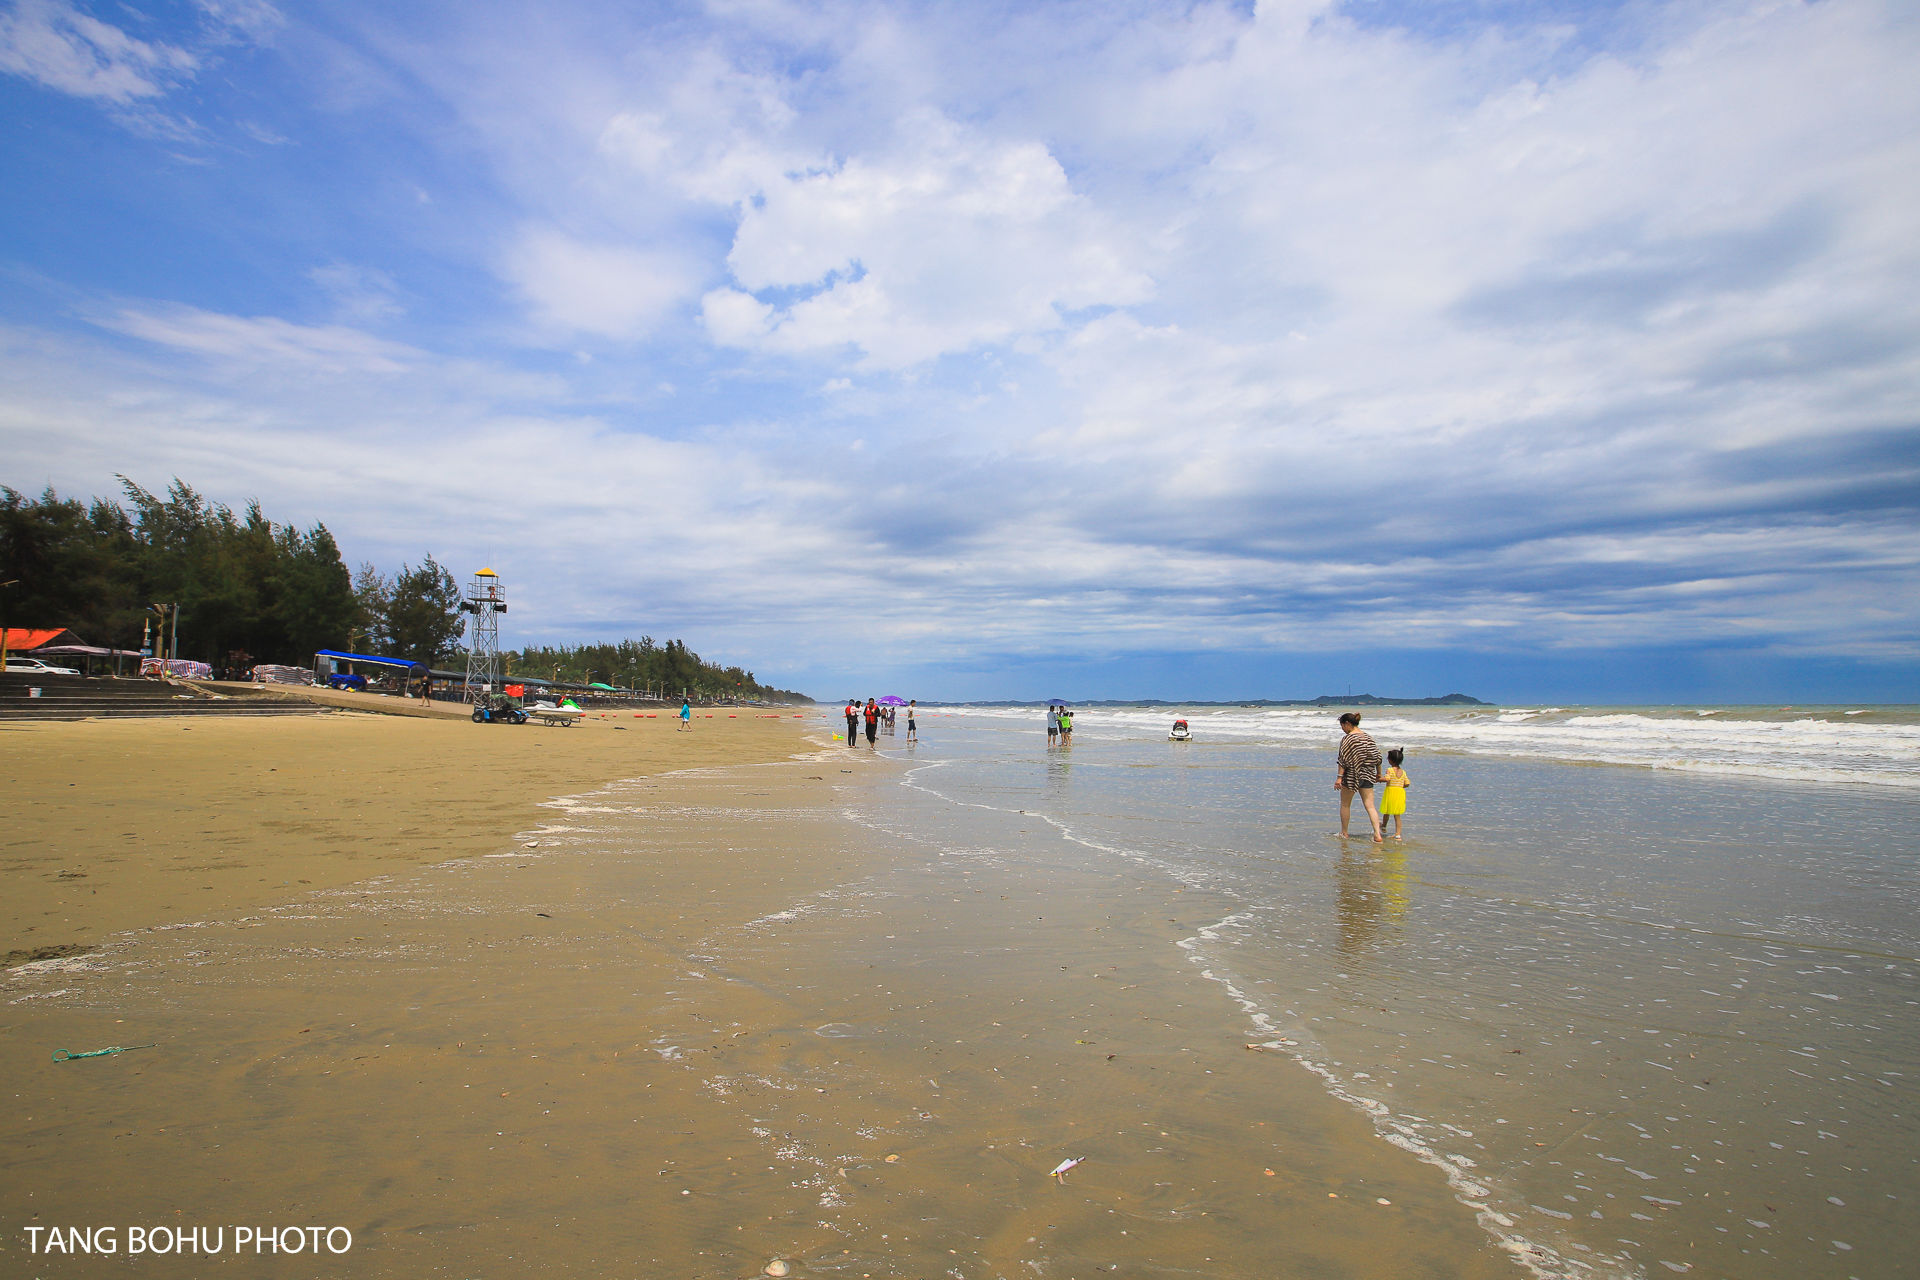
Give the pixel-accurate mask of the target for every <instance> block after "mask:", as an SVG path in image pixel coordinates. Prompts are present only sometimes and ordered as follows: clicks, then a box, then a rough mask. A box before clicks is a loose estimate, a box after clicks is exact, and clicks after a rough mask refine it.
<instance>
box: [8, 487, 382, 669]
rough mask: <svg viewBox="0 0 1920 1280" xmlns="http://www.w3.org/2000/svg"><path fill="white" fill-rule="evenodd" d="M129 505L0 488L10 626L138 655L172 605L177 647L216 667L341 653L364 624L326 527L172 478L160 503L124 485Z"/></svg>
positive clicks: (151, 496) (345, 572) (143, 492)
mask: <svg viewBox="0 0 1920 1280" xmlns="http://www.w3.org/2000/svg"><path fill="white" fill-rule="evenodd" d="M120 483H121V487H122V489H123V490H124V491H125V495H126V504H125V505H124V506H123V505H121V504H120V503H117V502H110V501H108V500H107V499H105V498H95V499H93V500H92V501H90V502H81V501H79V500H78V499H73V498H61V497H59V496H58V495H57V494H55V493H54V491H53V490H52V489H48V490H47V491H46V492H45V493H43V494H41V495H40V497H39V498H38V499H30V498H27V497H25V496H23V495H22V494H20V493H19V492H17V491H16V490H14V489H11V488H6V487H4V486H0V581H4V580H8V579H11V580H13V585H12V586H11V587H8V588H6V591H5V595H6V612H7V620H8V622H9V624H10V625H14V626H41V627H66V628H67V629H69V630H71V631H73V632H75V633H76V634H78V635H79V636H80V637H81V638H83V639H84V640H86V641H87V642H88V643H89V644H98V645H109V646H111V647H113V648H118V649H132V648H137V647H138V646H139V643H140V640H141V637H142V633H143V632H142V624H143V621H144V620H145V619H148V618H151V617H152V616H153V615H152V614H151V613H149V612H148V607H149V606H150V605H153V604H161V603H164V604H169V605H172V604H177V605H178V606H179V615H180V620H179V640H180V651H181V653H182V654H183V655H184V654H193V655H195V656H201V657H204V658H205V659H206V660H208V661H211V662H213V663H214V664H215V665H220V664H223V663H224V662H225V661H226V657H227V654H228V653H230V652H234V651H241V652H245V653H249V654H256V655H259V656H260V658H261V660H262V661H268V660H272V661H284V660H287V659H288V656H289V655H293V654H299V653H305V654H306V655H308V660H310V659H311V655H312V653H313V651H314V649H316V648H323V647H325V646H326V645H329V644H338V643H340V642H341V641H342V640H344V639H345V638H346V636H347V633H348V631H349V630H350V629H351V628H352V627H353V626H354V624H355V623H356V621H357V620H358V618H359V604H358V602H357V601H356V600H355V598H354V594H353V581H352V578H351V577H350V575H349V574H348V573H347V567H346V565H345V564H343V563H342V562H341V559H340V548H339V546H338V545H337V544H336V543H335V542H334V540H333V535H332V534H331V533H329V532H328V531H327V527H326V526H325V525H323V524H316V525H314V526H313V527H312V528H310V529H299V528H296V527H294V526H292V525H283V524H275V523H274V522H273V521H271V520H269V519H267V517H266V515H265V514H264V513H263V512H262V511H261V510H260V504H259V503H257V502H256V503H251V504H249V505H248V507H247V509H246V511H245V512H242V513H237V514H236V513H235V512H234V511H233V510H232V509H231V508H228V507H225V506H222V505H220V504H218V503H214V502H209V501H207V500H206V499H205V498H203V497H201V496H200V495H199V494H198V493H195V492H194V491H193V489H191V488H190V487H188V486H187V485H186V484H185V483H184V482H182V481H179V480H175V481H174V482H173V485H172V486H171V487H170V488H169V489H168V490H167V493H166V496H165V497H159V496H156V495H155V494H152V493H149V492H147V491H146V490H145V489H143V488H141V487H140V486H139V485H137V484H135V483H133V482H132V481H131V480H127V479H125V478H124V477H123V478H122V479H121V482H120Z"/></svg>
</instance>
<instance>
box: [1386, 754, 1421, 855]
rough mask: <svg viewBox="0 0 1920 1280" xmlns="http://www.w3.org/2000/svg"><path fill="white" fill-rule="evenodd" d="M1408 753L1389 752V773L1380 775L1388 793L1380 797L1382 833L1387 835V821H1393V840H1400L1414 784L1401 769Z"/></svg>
mask: <svg viewBox="0 0 1920 1280" xmlns="http://www.w3.org/2000/svg"><path fill="white" fill-rule="evenodd" d="M1406 758H1407V753H1406V752H1405V751H1402V750H1401V749H1400V748H1399V747H1395V748H1394V749H1393V750H1391V751H1389V752H1387V771H1386V772H1385V773H1383V774H1381V775H1380V781H1381V782H1383V783H1385V784H1386V788H1387V793H1386V794H1385V795H1383V796H1381V797H1380V833H1381V834H1382V835H1385V834H1386V829H1387V819H1388V818H1392V819H1393V838H1394V839H1395V840H1398V839H1400V833H1401V822H1402V821H1403V819H1404V818H1405V817H1406V813H1407V788H1408V787H1410V786H1412V785H1413V783H1412V781H1411V780H1409V779H1408V777H1407V771H1406V770H1405V769H1402V768H1401V767H1400V764H1401V762H1402V761H1403V760H1405V759H1406Z"/></svg>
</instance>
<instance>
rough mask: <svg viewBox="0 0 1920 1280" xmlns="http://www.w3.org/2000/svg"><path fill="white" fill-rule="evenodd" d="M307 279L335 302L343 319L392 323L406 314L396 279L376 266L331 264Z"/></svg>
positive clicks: (335, 306)
mask: <svg viewBox="0 0 1920 1280" xmlns="http://www.w3.org/2000/svg"><path fill="white" fill-rule="evenodd" d="M307 279H309V280H311V281H313V282H314V283H315V284H316V285H318V286H320V288H321V289H322V290H323V291H324V292H325V293H326V294H327V295H328V296H329V297H331V298H332V299H333V303H334V308H335V310H337V311H338V312H339V313H340V318H341V319H342V320H346V321H349V322H352V323H356V324H369V323H378V322H380V321H387V320H393V319H396V318H398V317H399V316H401V315H404V314H405V313H406V308H405V307H403V306H401V305H400V300H399V292H400V290H399V287H398V286H397V285H395V284H394V282H393V277H392V276H390V275H388V274H387V273H386V272H384V271H381V270H378V269H377V268H374V267H363V266H357V265H355V264H353V263H351V262H329V263H327V264H326V265H325V266H320V267H315V268H313V269H312V270H311V271H309V272H307Z"/></svg>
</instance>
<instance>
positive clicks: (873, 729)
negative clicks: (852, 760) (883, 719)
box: [867, 698, 880, 746]
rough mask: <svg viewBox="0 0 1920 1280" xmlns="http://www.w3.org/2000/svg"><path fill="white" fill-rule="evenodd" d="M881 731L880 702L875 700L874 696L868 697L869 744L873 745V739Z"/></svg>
mask: <svg viewBox="0 0 1920 1280" xmlns="http://www.w3.org/2000/svg"><path fill="white" fill-rule="evenodd" d="M879 733H880V704H879V703H878V702H875V701H874V700H873V699H872V698H868V699H867V745H868V746H872V745H873V740H874V738H875V737H877V736H878V735H879Z"/></svg>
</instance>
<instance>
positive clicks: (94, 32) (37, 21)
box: [0, 0, 200, 107]
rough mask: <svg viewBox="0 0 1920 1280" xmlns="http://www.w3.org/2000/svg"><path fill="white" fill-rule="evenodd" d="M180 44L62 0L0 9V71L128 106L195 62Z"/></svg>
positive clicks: (24, 1)
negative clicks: (132, 31) (132, 30)
mask: <svg viewBox="0 0 1920 1280" xmlns="http://www.w3.org/2000/svg"><path fill="white" fill-rule="evenodd" d="M199 65H200V63H199V59H198V58H196V57H195V56H194V55H193V54H191V53H189V52H187V51H186V50H185V49H181V48H177V47H175V46H173V45H169V44H163V43H159V42H151V43H150V42H148V41H145V40H138V39H135V38H134V37H133V36H130V35H128V34H127V33H126V32H125V31H122V30H121V29H120V28H119V27H116V26H112V25H110V24H108V23H105V22H101V21H100V20H99V19H97V18H94V17H92V16H90V15H88V14H85V13H82V12H81V11H80V10H79V9H77V8H75V7H74V6H73V5H71V4H67V3H62V0H15V3H14V5H13V7H12V8H11V9H10V10H8V11H7V12H5V13H0V71H6V72H9V73H11V74H13V75H17V76H24V77H25V78H27V79H29V80H32V81H34V82H36V83H38V84H41V85H43V86H45V87H46V88H49V89H54V90H57V91H59V92H61V93H67V94H72V95H73V96H74V97H77V98H95V99H99V100H101V101H104V102H108V103H112V104H115V105H117V106H123V107H124V106H127V105H130V104H132V103H134V102H136V101H138V100H140V99H143V98H152V97H156V96H158V95H159V94H162V93H164V92H166V91H167V90H168V89H169V88H171V87H172V86H173V85H174V84H175V83H177V82H178V81H180V80H181V79H184V78H185V77H187V76H189V75H191V74H192V73H193V72H194V71H195V70H196V69H197V68H198V67H199Z"/></svg>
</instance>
